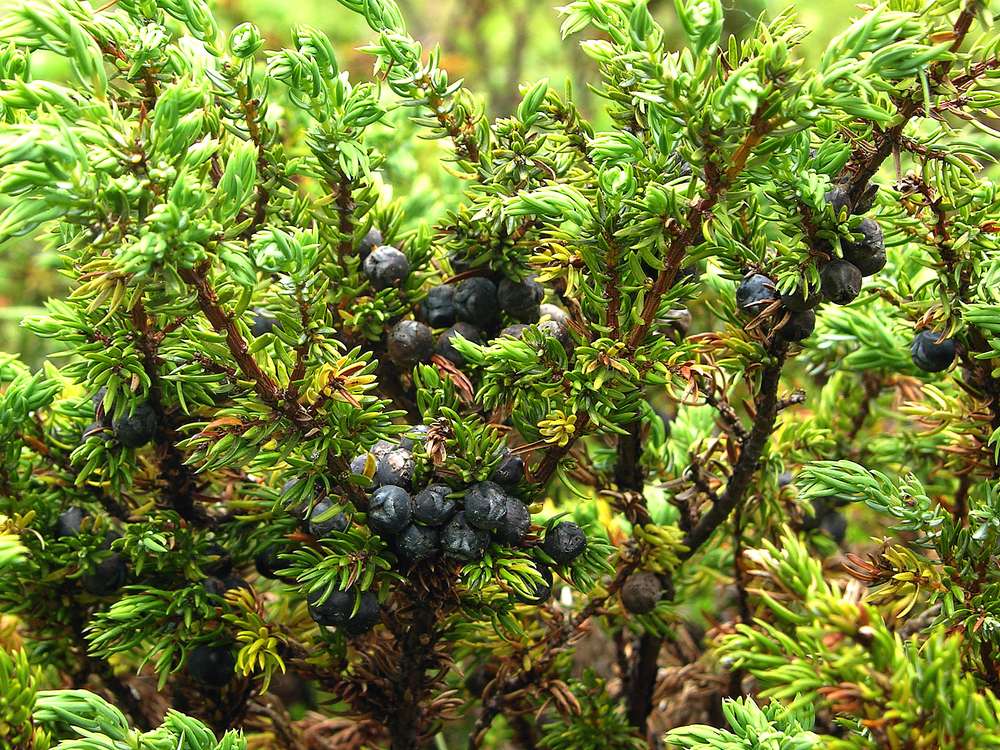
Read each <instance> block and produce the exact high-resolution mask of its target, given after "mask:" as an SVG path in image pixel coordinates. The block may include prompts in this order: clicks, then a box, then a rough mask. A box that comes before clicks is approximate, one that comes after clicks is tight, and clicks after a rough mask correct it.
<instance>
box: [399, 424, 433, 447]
mask: <svg viewBox="0 0 1000 750" xmlns="http://www.w3.org/2000/svg"><path fill="white" fill-rule="evenodd" d="M426 440H427V425H425V424H418V425H415V426H413V427H411V428H410V430H409V432H407V433H406V434H405V435H403V437H401V438H400V439H399V447H400V448H403V449H404V450H408V451H412V450H413V449H414V448H415V447H416V446H417V443H420V444H423V443H424V442H426Z"/></svg>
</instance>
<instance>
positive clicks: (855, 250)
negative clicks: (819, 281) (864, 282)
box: [844, 219, 886, 276]
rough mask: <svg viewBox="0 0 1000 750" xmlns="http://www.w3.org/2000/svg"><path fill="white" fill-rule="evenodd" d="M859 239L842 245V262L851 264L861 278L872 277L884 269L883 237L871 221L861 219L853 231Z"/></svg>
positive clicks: (876, 225)
mask: <svg viewBox="0 0 1000 750" xmlns="http://www.w3.org/2000/svg"><path fill="white" fill-rule="evenodd" d="M854 234H857V235H860V236H861V239H859V240H857V241H855V242H848V243H845V244H844V260H846V261H848V262H850V263H853V264H854V265H855V266H857V268H858V270H859V271H861V275H862V276H872V275H874V274H876V273H878V272H879V271H881V270H882V269H883V268H885V263H886V258H885V237H884V236H883V234H882V227H880V226H879V225H878V222H877V221H875V220H873V219H862V220H861V222H860V223H859V224H858V226H857V228H856V229H855V230H854Z"/></svg>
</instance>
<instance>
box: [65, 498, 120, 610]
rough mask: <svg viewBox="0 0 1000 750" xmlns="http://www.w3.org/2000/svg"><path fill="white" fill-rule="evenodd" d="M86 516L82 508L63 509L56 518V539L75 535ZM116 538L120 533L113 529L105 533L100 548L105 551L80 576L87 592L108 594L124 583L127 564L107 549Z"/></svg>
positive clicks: (98, 594)
mask: <svg viewBox="0 0 1000 750" xmlns="http://www.w3.org/2000/svg"><path fill="white" fill-rule="evenodd" d="M86 517H87V514H86V513H85V512H84V511H83V509H82V508H77V507H72V508H67V509H66V510H64V511H63V512H62V513H60V514H59V518H58V519H57V520H56V528H55V537H56V539H65V538H67V537H73V536H77V535H78V534H79V533H80V531H81V529H82V527H83V519H84V518H86ZM118 538H120V535H119V534H117V533H116V532H114V531H108V532H107V533H105V535H104V544H103V545H102V549H103V550H105V551H107V553H106V554H105V553H104V552H102V553H101V558H100V560H99V561H98V563H97V565H95V566H94V569H93V571H91V572H90V573H85V574H84V575H82V576H80V585H81V586H82V587H83V590H84V591H86V592H87V593H88V594H93V595H94V596H108V595H109V594H113V593H114V592H115V591H117V590H118V589H120V588H121V587H122V586H124V585H125V579H126V578H128V565H127V564H126V562H125V558H124V557H122V556H121V555H120V554H118V553H117V552H110V551H108V550H110V548H111V543H112V542H113V541H115V539H118Z"/></svg>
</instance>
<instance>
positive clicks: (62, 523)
mask: <svg viewBox="0 0 1000 750" xmlns="http://www.w3.org/2000/svg"><path fill="white" fill-rule="evenodd" d="M85 517H86V513H84V512H83V509H82V508H76V507H74V508H67V509H66V510H64V511H63V512H62V513H60V514H59V518H58V520H57V521H56V539H61V538H62V537H65V536H76V535H77V534H79V533H80V525H81V524H82V523H83V519H84V518H85Z"/></svg>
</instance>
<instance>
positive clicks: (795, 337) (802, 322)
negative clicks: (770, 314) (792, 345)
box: [778, 310, 816, 341]
mask: <svg viewBox="0 0 1000 750" xmlns="http://www.w3.org/2000/svg"><path fill="white" fill-rule="evenodd" d="M815 330H816V313H815V312H814V311H813V310H803V311H802V312H793V313H789V314H788V320H787V321H785V324H784V325H783V326H781V328H780V329H779V330H778V335H780V336H781V337H782V338H783V339H785V341H802V340H803V339H807V338H809V337H810V336H811V335H812V332H813V331H815Z"/></svg>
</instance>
